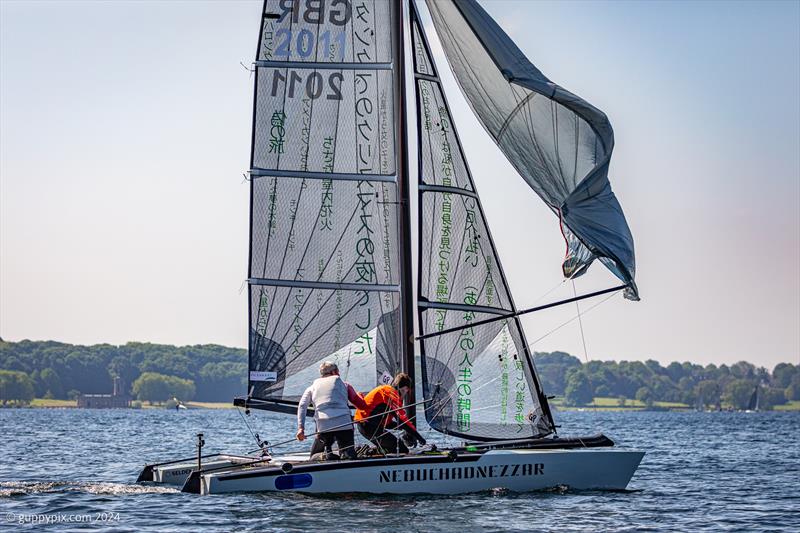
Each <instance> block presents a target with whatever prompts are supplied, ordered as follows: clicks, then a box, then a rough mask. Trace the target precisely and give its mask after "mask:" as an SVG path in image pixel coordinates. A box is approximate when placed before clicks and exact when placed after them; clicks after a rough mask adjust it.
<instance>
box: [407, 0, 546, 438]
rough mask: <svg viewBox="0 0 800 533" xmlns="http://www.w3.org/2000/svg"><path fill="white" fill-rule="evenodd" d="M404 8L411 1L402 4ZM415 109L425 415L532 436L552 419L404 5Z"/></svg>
mask: <svg viewBox="0 0 800 533" xmlns="http://www.w3.org/2000/svg"><path fill="white" fill-rule="evenodd" d="M412 5H413V4H412ZM412 15H413V16H412V44H413V49H414V55H413V57H414V73H415V78H416V79H415V87H416V91H415V92H416V101H417V110H418V120H417V133H418V143H419V144H418V155H419V157H418V163H419V206H420V207H419V220H418V222H419V277H418V289H417V291H418V311H419V313H418V316H419V330H420V331H419V332H420V334H421V335H424V334H427V333H435V332H441V331H444V330H446V329H449V328H453V327H458V328H460V329H459V330H458V331H454V332H450V333H442V334H440V335H436V336H434V337H431V338H427V339H422V340H420V348H421V368H422V378H423V379H422V383H423V391H424V394H425V398H426V400H428V403H427V404H426V407H425V417H426V420H427V421H428V423H429V424H430V425H431V427H432V428H433V429H435V430H437V431H441V432H443V433H447V434H450V435H455V436H459V437H464V438H468V439H473V440H505V439H524V438H535V437H541V436H544V435H547V434H549V433H552V432H553V431H554V430H555V424H554V422H553V419H552V415H551V413H550V409H549V406H548V404H547V398H546V397H545V396H544V393H543V391H542V389H541V385H540V383H539V380H538V377H537V375H536V370H535V368H534V366H533V361H532V357H531V355H532V354H531V353H530V350H529V348H528V346H527V341H526V340H525V335H524V332H523V330H522V327H521V324H520V322H519V319H518V318H511V319H504V320H498V321H495V322H492V323H489V324H483V325H478V326H473V325H471V324H473V323H475V322H478V321H480V320H484V319H487V318H491V317H493V316H497V315H509V314H512V313H514V312H516V307H515V305H514V302H513V299H512V297H511V292H510V290H509V287H508V284H507V282H506V279H505V276H504V274H503V268H502V265H501V264H500V258H499V257H498V254H497V251H496V250H495V247H494V244H493V242H492V237H491V234H490V232H489V227H488V225H487V223H486V219H485V216H484V213H483V209H482V207H481V204H480V199H479V197H478V191H477V190H476V188H475V183H474V182H473V179H472V176H471V174H470V170H469V165H468V163H467V159H466V158H465V156H464V153H463V151H462V149H461V144H460V141H459V137H458V134H457V132H456V129H455V125H454V124H453V121H452V118H451V115H450V109H449V106H448V104H447V100H446V98H445V96H444V93H443V91H442V87H441V82H440V81H439V78H438V76H437V75H436V69H435V65H434V62H433V61H432V60H431V56H430V51H429V49H428V44H427V41H426V39H425V38H424V35H425V34H424V31H423V29H422V28H420V26H419V24H418V21H417V18H416V10H415V9H414V10H412Z"/></svg>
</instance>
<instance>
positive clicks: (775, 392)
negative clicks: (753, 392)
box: [758, 387, 786, 410]
mask: <svg viewBox="0 0 800 533" xmlns="http://www.w3.org/2000/svg"><path fill="white" fill-rule="evenodd" d="M759 395H760V396H759V398H758V408H759V409H763V410H769V409H772V408H773V407H775V406H776V405H783V404H785V403H786V396H785V395H784V389H781V388H778V387H762V388H761V389H760V391H759Z"/></svg>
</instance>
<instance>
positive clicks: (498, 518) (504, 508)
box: [0, 409, 800, 532]
mask: <svg viewBox="0 0 800 533" xmlns="http://www.w3.org/2000/svg"><path fill="white" fill-rule="evenodd" d="M557 418H558V422H559V423H560V424H561V425H562V430H561V431H562V434H563V435H564V436H568V435H588V434H594V433H597V432H598V431H603V432H605V433H606V434H607V435H609V436H611V437H612V438H614V439H615V440H616V441H617V442H618V443H619V444H620V445H622V446H625V447H632V448H638V449H641V450H644V451H646V452H647V455H645V458H644V460H643V462H642V464H641V466H640V467H639V470H638V471H637V473H636V474H635V475H634V477H633V480H632V481H631V484H630V485H629V487H628V488H629V489H630V491H628V492H572V491H569V490H566V491H549V492H537V493H527V494H514V493H508V492H503V491H494V492H490V493H481V494H470V495H462V496H396V497H387V496H345V497H342V496H337V497H319V496H304V495H299V494H286V493H282V494H240V495H215V496H205V497H200V496H197V495H192V494H183V493H181V492H179V491H178V490H175V489H171V488H163V487H155V486H144V485H136V484H135V483H134V480H135V479H136V476H137V474H138V472H139V470H140V469H141V467H142V465H143V464H144V463H145V462H147V461H151V462H152V461H157V460H166V459H168V458H175V457H181V456H187V455H188V456H191V455H192V454H193V453H194V435H195V433H197V432H200V431H202V432H204V433H205V435H206V442H207V447H206V448H205V451H206V452H209V453H210V452H213V451H228V452H243V451H245V450H248V449H250V448H252V447H253V440H252V437H251V436H250V434H249V433H248V431H247V429H246V427H245V426H244V424H243V422H242V419H241V418H240V416H239V414H238V413H237V412H236V411H235V410H189V411H179V412H176V411H166V410H152V409H148V410H141V411H134V410H78V409H64V410H58V409H0V512H2V517H0V520H2V522H0V528H3V527H6V528H9V530H18V531H22V530H33V529H34V528H36V529H37V530H40V529H45V530H59V531H63V530H69V529H73V530H91V531H99V530H104V529H105V530H113V531H186V530H192V531H240V530H244V531H290V530H295V531H302V530H327V531H378V530H395V531H459V532H471V531H532V530H559V531H579V530H586V531H600V530H602V531H609V530H616V531H633V530H641V529H647V530H651V531H696V530H703V529H706V530H719V529H726V530H741V531H759V530H760V531H780V530H782V531H793V532H796V531H800V445H798V439H800V413H646V412H630V413H620V412H611V413H599V412H598V413H595V412H592V411H587V412H574V413H567V412H565V413H558V416H557ZM249 421H250V423H251V424H252V425H253V429H254V430H255V431H257V432H258V433H259V434H260V435H261V436H262V437H264V438H268V439H269V440H271V441H273V442H277V441H280V440H284V439H287V438H290V437H291V435H292V429H293V426H292V423H293V421H292V418H291V417H290V416H283V415H277V414H268V413H267V414H265V413H254V414H253V415H252V416H250V417H249ZM427 435H431V436H433V435H434V434H433V433H432V432H429V433H427ZM430 440H431V441H434V442H438V443H440V444H444V443H446V441H445V440H443V439H442V438H438V439H437V438H436V437H432V438H431V439H430ZM450 443H451V444H453V443H455V441H450ZM104 513H105V514H104ZM70 514H72V515H81V516H89V517H90V519H91V522H83V523H75V522H73V523H58V524H44V525H43V524H31V523H20V518H22V520H31V518H30V517H31V516H39V517H40V516H41V515H47V516H51V517H52V518H51V520H56V519H58V518H57V517H58V516H65V515H70ZM36 519H38V520H41V519H42V518H36ZM84 520H89V518H84Z"/></svg>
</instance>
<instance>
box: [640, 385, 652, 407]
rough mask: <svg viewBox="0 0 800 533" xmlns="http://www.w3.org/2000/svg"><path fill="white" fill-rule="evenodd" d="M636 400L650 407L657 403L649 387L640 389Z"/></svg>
mask: <svg viewBox="0 0 800 533" xmlns="http://www.w3.org/2000/svg"><path fill="white" fill-rule="evenodd" d="M636 399H637V400H639V401H640V402H642V403H644V404H645V405H646V406H648V407H650V406H652V405H653V402H654V401H655V400H654V399H653V391H651V390H650V388H649V387H639V390H637V391H636Z"/></svg>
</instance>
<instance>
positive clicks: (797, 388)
mask: <svg viewBox="0 0 800 533" xmlns="http://www.w3.org/2000/svg"><path fill="white" fill-rule="evenodd" d="M783 394H784V397H785V398H786V399H787V400H788V401H790V402H793V401H797V400H800V373H798V374H795V375H794V377H792V380H791V381H790V382H789V386H788V387H786V390H784V392H783Z"/></svg>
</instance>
